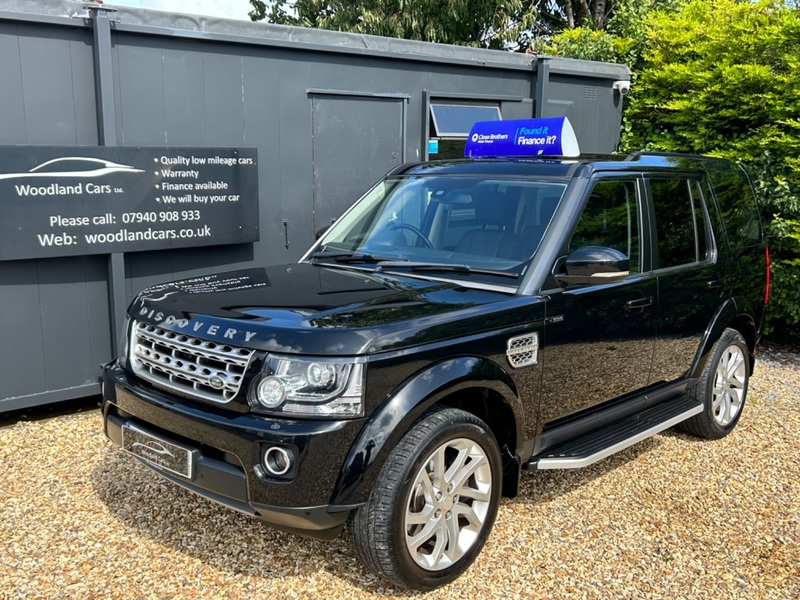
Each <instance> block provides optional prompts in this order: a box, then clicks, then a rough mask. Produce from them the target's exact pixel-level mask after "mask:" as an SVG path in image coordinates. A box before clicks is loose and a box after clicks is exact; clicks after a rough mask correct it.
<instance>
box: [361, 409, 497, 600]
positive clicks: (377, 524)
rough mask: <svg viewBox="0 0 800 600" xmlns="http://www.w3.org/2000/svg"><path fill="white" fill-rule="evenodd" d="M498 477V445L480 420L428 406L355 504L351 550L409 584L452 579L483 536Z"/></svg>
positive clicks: (419, 586) (493, 509)
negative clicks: (357, 505)
mask: <svg viewBox="0 0 800 600" xmlns="http://www.w3.org/2000/svg"><path fill="white" fill-rule="evenodd" d="M501 480H502V468H501V463H500V450H499V449H498V446H497V442H496V441H495V438H494V436H493V435H492V433H491V431H490V430H489V428H488V427H487V426H486V424H485V423H484V422H483V421H481V420H480V419H478V418H477V417H475V416H473V415H471V414H469V413H467V412H464V411H462V410H458V409H453V408H445V409H434V410H432V411H430V412H429V413H427V414H426V415H425V416H423V417H422V418H421V420H419V421H418V422H417V423H416V424H415V425H414V426H413V427H412V428H411V430H409V432H408V433H407V434H406V435H405V437H404V438H403V439H402V440H401V441H400V444H399V445H398V446H397V447H396V448H395V449H394V450H393V451H392V453H391V454H390V455H389V458H388V459H387V461H386V464H385V465H384V467H383V469H382V471H381V473H380V475H379V476H378V480H377V482H376V484H375V487H374V488H373V490H372V492H371V494H370V497H369V500H368V501H367V503H366V504H365V505H364V506H362V507H361V508H359V509H358V510H357V511H356V513H355V515H354V517H353V522H352V530H353V541H354V544H355V550H356V554H357V555H358V557H359V559H360V560H361V562H362V563H364V565H365V566H367V567H368V568H369V569H370V570H372V571H373V572H375V573H376V574H377V575H379V576H381V577H384V578H386V579H388V580H389V581H391V582H392V583H394V584H396V585H398V586H400V587H404V588H407V589H413V590H421V591H423V590H430V589H433V588H436V587H439V586H442V585H445V584H447V583H449V582H451V581H453V580H454V579H456V578H457V577H458V576H459V575H461V573H463V572H464V571H465V570H466V569H467V568H468V567H469V566H470V565H471V564H472V563H473V561H474V560H475V558H476V557H477V556H478V554H479V553H480V551H481V548H483V545H484V543H485V541H486V538H487V537H488V536H489V532H490V531H491V529H492V525H493V524H494V519H495V516H496V515H497V506H498V503H499V500H500V489H501V487H502V481H501Z"/></svg>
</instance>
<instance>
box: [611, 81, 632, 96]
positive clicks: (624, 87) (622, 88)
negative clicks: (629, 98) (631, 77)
mask: <svg viewBox="0 0 800 600" xmlns="http://www.w3.org/2000/svg"><path fill="white" fill-rule="evenodd" d="M613 88H614V89H615V90H617V91H618V92H619V93H620V94H622V95H623V96H625V95H627V94H628V92H630V91H631V82H630V81H615V82H614V85H613Z"/></svg>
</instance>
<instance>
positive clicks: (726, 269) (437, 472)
mask: <svg viewBox="0 0 800 600" xmlns="http://www.w3.org/2000/svg"><path fill="white" fill-rule="evenodd" d="M768 277H769V276H768V254H767V250H766V247H765V245H764V241H763V238H762V231H761V226H760V224H759V219H758V214H757V211H756V206H755V202H754V197H753V192H752V188H751V186H750V184H749V181H748V179H747V177H746V175H745V173H744V171H743V170H741V168H739V167H737V166H735V165H733V164H731V163H729V162H726V161H723V160H716V159H710V158H704V157H699V156H685V155H666V154H649V153H636V154H632V155H630V156H628V157H619V156H608V157H579V158H576V159H574V160H566V159H535V158H494V159H477V160H476V159H468V160H454V161H450V162H438V163H437V162H431V163H423V164H412V165H404V166H401V167H399V168H397V169H395V170H394V171H392V172H391V173H390V174H389V175H388V176H387V177H386V178H384V179H383V180H382V181H380V182H379V183H378V184H377V185H376V186H375V187H374V188H373V189H372V190H370V191H369V192H368V193H367V194H366V195H365V196H364V197H363V198H361V199H360V200H359V201H358V202H357V203H356V204H355V205H353V207H352V208H350V209H349V210H348V211H347V212H346V213H345V214H344V215H343V216H342V217H341V218H340V219H339V220H338V221H337V222H336V223H335V224H333V225H332V226H331V227H330V229H329V230H328V231H327V232H325V233H324V234H322V235H321V237H320V239H319V240H318V241H317V242H316V243H315V245H314V246H313V247H312V248H311V249H310V250H309V251H308V253H307V254H306V255H305V256H304V257H303V258H302V259H301V261H300V262H299V263H298V264H293V265H289V266H281V267H271V268H266V269H260V268H259V269H249V270H244V271H238V272H233V273H226V274H221V275H213V276H208V277H200V278H195V279H189V280H185V281H180V282H176V283H169V284H165V285H160V286H156V287H152V288H148V289H146V290H144V291H143V292H142V293H141V294H139V296H138V297H137V298H136V299H135V300H134V302H133V303H132V304H131V306H130V309H129V323H128V327H127V352H126V354H125V355H124V356H122V357H120V358H119V359H118V360H117V361H115V362H114V363H112V364H110V365H108V366H107V367H106V370H105V374H104V386H103V390H104V392H103V393H104V403H103V408H102V411H103V415H104V421H105V431H106V434H107V435H108V437H109V438H110V439H111V440H112V441H113V442H114V443H116V444H119V445H121V446H122V447H123V448H125V449H126V450H128V451H129V452H131V453H132V454H134V455H135V456H136V457H138V458H139V459H141V460H142V461H143V462H144V464H146V465H148V466H149V467H152V468H153V469H154V470H155V471H157V472H158V473H159V474H161V475H163V476H164V477H166V478H168V479H170V480H172V481H174V482H176V483H178V484H180V485H182V486H184V487H185V488H188V489H190V490H193V491H195V492H197V493H198V494H201V495H202V496H205V497H207V498H210V499H213V500H215V501H217V502H221V503H222V504H224V505H226V506H229V507H231V508H233V509H235V510H238V511H241V512H244V513H247V514H250V515H253V516H254V517H258V518H260V519H262V520H264V521H266V522H268V523H270V524H271V525H273V526H275V527H278V528H281V529H284V530H288V531H293V532H298V533H303V534H306V535H309V536H313V537H317V538H323V539H329V538H332V537H333V536H336V535H337V534H338V533H339V532H340V531H341V529H342V527H343V526H344V525H345V523H347V522H348V520H349V522H350V527H351V528H352V535H353V539H354V544H355V549H356V553H357V555H358V556H359V558H360V559H361V560H362V561H363V562H364V564H365V565H366V566H367V567H369V568H370V569H372V570H373V571H375V572H376V573H377V574H379V575H381V576H383V577H385V578H387V579H389V580H391V581H393V582H394V583H396V584H398V585H400V586H404V587H407V588H413V589H420V590H424V589H430V588H433V587H436V586H440V585H443V584H445V583H447V582H449V581H452V580H453V579H455V578H456V577H457V576H458V575H459V574H460V573H462V572H463V571H464V570H465V569H467V567H469V565H470V564H471V563H472V562H473V561H474V559H475V557H476V556H477V554H478V553H479V552H480V550H481V548H482V546H483V544H484V542H485V540H486V538H487V536H488V535H489V532H490V530H491V528H492V525H493V522H494V519H495V515H496V513H497V507H498V503H499V500H500V497H501V495H505V496H511V497H513V496H514V495H515V494H516V492H517V488H518V482H519V478H520V473H521V471H522V470H526V471H536V470H539V469H571V468H577V467H583V466H586V465H589V464H591V463H593V462H595V461H597V460H600V459H602V458H604V457H607V456H609V455H610V454H612V453H614V452H617V451H619V450H621V449H623V448H626V447H628V446H630V445H632V444H634V443H636V442H638V441H640V440H643V439H645V438H647V437H648V436H652V435H654V434H656V433H657V432H659V431H662V430H664V429H667V428H669V427H672V426H675V425H677V426H678V427H679V428H681V429H682V430H684V431H687V432H689V433H692V434H694V435H697V436H700V437H704V438H710V439H714V438H720V437H722V436H724V435H727V434H728V433H729V432H730V431H731V430H732V429H733V428H734V426H735V425H736V422H737V421H738V420H739V417H740V416H741V413H742V409H743V407H744V402H745V396H746V393H747V383H748V376H749V375H750V373H751V371H752V368H753V362H754V348H755V346H756V343H757V341H758V339H759V335H760V328H761V322H762V317H763V313H764V305H765V302H766V295H767V293H768Z"/></svg>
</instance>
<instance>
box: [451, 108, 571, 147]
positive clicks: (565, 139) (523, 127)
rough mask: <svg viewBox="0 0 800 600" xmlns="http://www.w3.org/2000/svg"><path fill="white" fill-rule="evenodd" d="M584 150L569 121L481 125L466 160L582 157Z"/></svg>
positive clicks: (472, 135) (553, 119)
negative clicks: (511, 157) (505, 157)
mask: <svg viewBox="0 0 800 600" xmlns="http://www.w3.org/2000/svg"><path fill="white" fill-rule="evenodd" d="M579 154H580V148H579V147H578V140H577V138H576V137H575V131H574V130H573V129H572V125H571V124H570V122H569V119H567V117H546V118H541V119H519V120H515V121H478V122H477V123H475V124H474V125H473V126H472V131H470V132H469V137H468V138H467V145H466V146H465V148H464V156H578V155H579Z"/></svg>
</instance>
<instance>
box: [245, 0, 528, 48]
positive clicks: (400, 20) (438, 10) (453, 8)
mask: <svg viewBox="0 0 800 600" xmlns="http://www.w3.org/2000/svg"><path fill="white" fill-rule="evenodd" d="M250 3H251V5H252V6H253V10H252V11H251V12H250V18H251V19H252V20H254V21H258V20H262V19H267V20H268V21H270V22H272V23H279V24H284V25H300V26H303V27H315V28H320V29H334V30H339V31H351V32H355V33H367V34H372V35H382V36H387V37H397V38H406V39H414V40H422V41H427V42H440V43H445V44H460V45H463V46H476V47H483V48H511V49H516V48H523V47H527V42H526V40H527V38H528V36H529V33H528V32H529V31H530V30H531V29H532V28H533V26H534V24H535V21H536V15H537V10H536V3H535V2H529V1H525V0H506V1H504V2H498V1H496V0H359V1H357V2H346V1H343V0H331V1H327V0H297V1H294V2H293V1H291V0H276V1H275V2H271V3H265V2H263V1H261V0H250Z"/></svg>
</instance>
